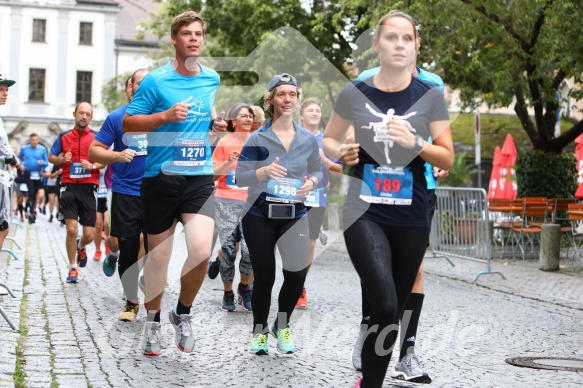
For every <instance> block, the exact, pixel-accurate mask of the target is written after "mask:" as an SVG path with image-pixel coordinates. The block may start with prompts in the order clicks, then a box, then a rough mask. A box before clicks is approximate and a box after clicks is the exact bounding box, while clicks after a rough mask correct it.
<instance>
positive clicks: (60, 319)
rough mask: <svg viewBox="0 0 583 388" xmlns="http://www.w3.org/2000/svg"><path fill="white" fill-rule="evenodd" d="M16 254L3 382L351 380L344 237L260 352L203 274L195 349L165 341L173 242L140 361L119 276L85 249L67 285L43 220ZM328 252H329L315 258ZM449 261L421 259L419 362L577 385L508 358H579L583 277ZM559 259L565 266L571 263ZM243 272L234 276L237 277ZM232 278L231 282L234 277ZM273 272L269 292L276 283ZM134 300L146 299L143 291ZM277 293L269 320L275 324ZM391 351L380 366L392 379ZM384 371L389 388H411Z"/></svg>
mask: <svg viewBox="0 0 583 388" xmlns="http://www.w3.org/2000/svg"><path fill="white" fill-rule="evenodd" d="M10 236H13V237H14V238H15V240H16V242H17V243H18V244H20V246H21V247H22V248H23V249H22V250H19V249H17V248H16V247H14V246H13V245H12V243H10V242H9V241H7V242H6V243H5V246H6V248H11V247H12V248H13V249H14V250H15V252H16V254H17V255H18V256H19V260H14V259H13V258H11V257H10V256H9V255H7V254H5V253H3V254H2V256H1V257H0V282H4V283H6V284H7V285H9V286H10V287H11V288H12V290H13V291H14V293H15V294H16V296H17V298H16V299H14V298H12V297H10V296H9V295H5V296H0V305H1V306H2V307H3V308H4V309H5V311H6V312H7V313H8V314H9V316H10V317H11V318H12V320H13V321H14V323H15V324H16V325H17V326H18V327H19V328H20V331H19V332H14V331H12V330H11V329H10V327H9V326H8V324H7V323H6V322H5V321H4V320H3V319H0V387H13V386H14V385H15V383H17V384H19V385H20V386H26V387H48V386H60V387H84V386H87V387H126V386H135V387H146V386H149V387H165V386H188V387H196V386H213V387H214V386H216V387H228V386H232V387H352V386H353V385H354V383H355V382H356V380H357V378H358V377H359V376H360V373H359V372H357V371H355V370H354V369H353V367H352V364H351V361H350V354H351V350H352V346H353V344H354V340H355V337H356V333H357V329H358V323H359V321H360V287H359V281H358V277H357V276H356V273H355V272H354V270H353V268H352V264H351V263H350V260H349V259H348V257H347V255H346V251H345V247H344V241H343V239H342V236H341V234H340V233H339V232H334V231H330V232H329V237H330V238H329V242H328V245H327V246H325V247H323V246H321V245H320V244H319V243H318V246H317V251H318V252H321V254H319V255H318V256H317V258H316V260H315V262H314V264H313V266H312V269H311V271H310V273H309V275H308V279H307V282H306V288H307V291H308V299H309V308H308V309H307V310H296V312H294V315H293V317H292V329H293V333H294V340H295V342H296V347H297V351H296V353H295V354H293V355H280V354H278V353H277V352H276V350H275V343H276V341H275V340H274V339H273V337H271V338H270V339H269V341H270V342H269V346H270V352H269V356H264V357H259V356H255V355H254V354H252V353H250V352H249V351H248V349H249V346H250V342H251V326H252V316H251V313H245V312H241V311H240V310H237V311H236V312H234V313H226V312H224V311H221V309H220V303H221V298H222V282H221V280H220V277H218V278H217V279H215V280H210V279H208V278H207V279H206V280H205V283H204V284H203V286H202V289H201V291H200V293H199V295H198V297H197V299H196V300H195V304H194V306H193V311H192V313H193V329H194V332H195V335H196V338H197V345H196V348H195V351H194V352H193V353H192V354H190V355H186V354H183V353H181V352H180V351H179V350H178V349H176V347H175V346H174V344H173V333H174V331H173V329H172V326H171V325H170V324H169V322H168V317H167V313H168V311H169V310H170V309H172V308H173V307H174V305H175V303H176V299H177V295H178V289H179V285H180V283H179V278H178V274H179V271H180V268H181V266H182V260H183V259H184V257H185V250H186V248H185V244H184V234H181V233H177V234H176V235H175V245H174V253H173V259H172V261H171V269H170V276H169V279H168V287H167V290H166V294H165V297H164V306H163V311H162V336H163V342H164V345H165V346H164V348H163V354H162V355H161V356H160V357H155V358H148V357H145V356H143V355H142V354H141V351H140V339H141V332H142V329H143V326H144V322H145V313H144V311H140V313H139V320H138V321H136V322H134V323H128V322H119V321H118V320H117V317H118V314H119V313H120V312H121V309H122V306H123V301H122V289H121V286H120V283H119V277H118V275H117V273H116V274H115V275H114V276H113V277H111V278H108V277H106V276H105V275H104V274H103V272H102V261H99V262H94V261H93V260H91V258H92V257H93V252H94V247H93V245H91V246H88V256H89V262H88V264H87V267H86V268H85V269H83V270H82V272H83V274H84V275H85V279H84V280H83V281H81V282H79V283H78V284H76V285H73V284H67V283H65V277H66V275H67V269H68V265H67V261H66V259H65V243H64V242H65V229H64V228H63V227H60V226H59V224H58V223H52V224H50V223H48V222H47V221H46V219H45V217H43V216H39V219H38V221H37V223H36V224H34V225H23V228H22V229H20V228H17V227H14V226H13V227H12V228H11V233H10ZM324 248H326V249H325V250H324ZM453 261H454V262H455V264H456V266H455V267H452V266H450V265H449V264H448V263H447V261H445V260H444V259H441V258H432V255H431V253H430V252H428V255H427V259H426V262H425V270H426V277H425V289H426V297H425V302H424V310H423V314H422V316H421V326H420V331H419V333H418V337H419V342H418V345H417V354H418V355H419V356H420V358H421V359H422V360H423V362H424V364H425V367H426V369H427V370H428V371H429V372H430V373H431V375H432V377H433V383H432V385H431V386H435V387H548V386H557V387H576V386H580V381H581V375H580V374H578V373H574V372H557V371H551V370H542V369H540V370H537V369H529V368H518V367H515V366H511V365H509V364H507V363H506V362H505V361H504V360H505V359H506V358H509V357H517V356H533V357H534V356H545V357H577V358H583V336H582V335H581V322H583V295H582V294H583V292H582V291H583V287H582V286H583V277H581V276H577V275H572V274H564V273H547V272H542V271H539V270H538V269H537V268H536V266H534V265H531V264H530V263H520V262H513V261H512V260H511V259H510V260H506V261H498V260H497V261H495V262H494V263H493V269H494V270H496V269H498V270H501V271H502V272H503V273H504V274H505V276H506V277H507V280H503V279H502V278H501V277H500V276H498V275H486V276H481V277H480V278H479V279H478V281H477V282H475V283H473V282H472V280H473V278H474V276H475V275H476V274H477V273H478V272H479V271H482V270H484V269H485V264H484V263H479V262H474V261H470V260H461V259H454V260H453ZM567 265H568V264H567ZM237 276H238V275H237ZM236 281H237V280H236ZM281 281H282V277H281V273H278V277H277V283H276V286H275V287H274V290H278V289H279V286H280V285H281ZM140 296H141V294H140ZM276 298H277V297H276V295H275V294H274V296H273V299H272V309H271V312H272V314H271V317H270V321H272V320H273V319H275V304H276V300H277V299H276ZM393 364H394V357H393V361H392V363H391V367H390V369H389V373H388V375H389V374H390V371H392V368H393ZM415 385H416V384H408V383H403V382H399V381H395V380H392V379H391V378H390V377H387V379H386V381H385V386H387V387H391V386H404V387H409V386H415Z"/></svg>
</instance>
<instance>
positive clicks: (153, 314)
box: [146, 310, 160, 323]
mask: <svg viewBox="0 0 583 388" xmlns="http://www.w3.org/2000/svg"><path fill="white" fill-rule="evenodd" d="M146 320H147V321H148V322H152V321H154V322H158V323H160V310H158V311H154V310H148V316H147V318H146Z"/></svg>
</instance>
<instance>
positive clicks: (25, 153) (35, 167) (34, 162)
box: [18, 144, 49, 179]
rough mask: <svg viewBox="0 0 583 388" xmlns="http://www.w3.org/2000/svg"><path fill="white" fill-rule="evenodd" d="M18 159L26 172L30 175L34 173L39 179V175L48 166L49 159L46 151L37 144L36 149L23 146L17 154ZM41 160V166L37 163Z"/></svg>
mask: <svg viewBox="0 0 583 388" xmlns="http://www.w3.org/2000/svg"><path fill="white" fill-rule="evenodd" d="M18 159H20V160H21V161H22V164H24V167H25V168H26V171H28V172H30V173H32V172H36V173H37V176H38V178H37V179H40V173H41V172H42V171H43V170H44V169H45V167H46V166H48V165H49V159H48V156H47V149H46V148H45V147H44V146H43V145H41V144H39V145H37V146H36V147H32V146H31V145H30V144H27V145H25V146H24V147H22V149H21V150H20V153H19V154H18ZM39 160H42V161H43V163H42V164H38V161H39Z"/></svg>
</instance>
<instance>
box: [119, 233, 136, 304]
mask: <svg viewBox="0 0 583 388" xmlns="http://www.w3.org/2000/svg"><path fill="white" fill-rule="evenodd" d="M118 242H119V259H118V272H119V279H120V280H121V285H122V287H123V290H124V292H125V295H126V298H127V300H129V301H131V302H134V303H135V301H137V300H138V277H139V275H140V267H139V265H138V259H139V257H138V254H139V252H140V235H139V234H138V235H137V236H130V237H120V238H118Z"/></svg>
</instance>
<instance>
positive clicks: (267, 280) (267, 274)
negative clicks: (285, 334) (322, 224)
mask: <svg viewBox="0 0 583 388" xmlns="http://www.w3.org/2000/svg"><path fill="white" fill-rule="evenodd" d="M243 235H244V236H245V240H246V241H247V247H248V248H249V256H250V258H251V265H252V266H253V275H254V283H253V298H252V305H253V334H258V333H267V332H268V330H269V329H268V325H267V318H268V316H269V308H270V307H271V291H272V289H273V284H274V283H275V270H276V262H275V248H276V245H277V248H278V249H279V252H280V254H281V257H282V266H283V268H282V271H283V284H282V286H281V289H280V290H279V298H278V303H279V307H278V326H279V327H285V325H286V324H287V323H289V319H290V317H291V314H292V312H293V311H294V308H295V307H296V303H297V301H298V298H299V297H300V295H301V293H302V290H303V288H304V281H305V280H306V275H307V266H308V244H309V232H308V217H302V218H300V219H295V220H271V219H268V218H263V217H256V216H254V215H251V214H249V213H247V214H246V215H245V217H243Z"/></svg>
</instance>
